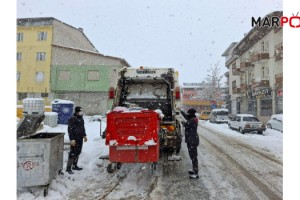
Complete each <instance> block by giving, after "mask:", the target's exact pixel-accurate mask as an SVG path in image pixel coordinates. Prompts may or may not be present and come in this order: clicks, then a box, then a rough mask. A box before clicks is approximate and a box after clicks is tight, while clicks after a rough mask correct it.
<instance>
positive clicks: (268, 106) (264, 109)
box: [260, 99, 272, 116]
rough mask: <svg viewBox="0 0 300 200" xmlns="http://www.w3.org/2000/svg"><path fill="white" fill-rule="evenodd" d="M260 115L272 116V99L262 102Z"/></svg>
mask: <svg viewBox="0 0 300 200" xmlns="http://www.w3.org/2000/svg"><path fill="white" fill-rule="evenodd" d="M260 115H261V116H271V115H272V99H262V100H260Z"/></svg>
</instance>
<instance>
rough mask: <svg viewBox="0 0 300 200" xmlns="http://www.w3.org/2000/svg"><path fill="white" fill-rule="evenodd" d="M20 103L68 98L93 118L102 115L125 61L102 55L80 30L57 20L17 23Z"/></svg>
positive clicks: (34, 20)
mask: <svg viewBox="0 0 300 200" xmlns="http://www.w3.org/2000/svg"><path fill="white" fill-rule="evenodd" d="M16 53H17V102H18V103H21V100H22V99H24V98H27V97H43V98H44V99H45V100H46V104H48V105H50V103H51V101H53V100H54V99H57V98H60V99H68V100H71V101H74V103H75V104H76V105H81V106H82V107H85V108H86V112H87V113H89V114H97V113H101V112H102V113H103V112H105V111H106V110H107V108H109V107H110V105H108V104H107V102H109V101H108V100H107V99H108V90H109V87H111V86H113V85H114V84H115V79H116V75H117V73H116V71H117V70H118V69H120V68H122V67H124V66H126V67H129V64H128V63H127V62H126V60H124V59H122V58H116V57H112V56H105V55H103V54H101V53H99V52H98V50H97V49H96V48H95V47H94V45H93V44H92V43H91V41H90V40H89V39H88V38H87V37H86V35H85V34H84V31H83V29H82V28H75V27H73V26H70V25H68V24H66V23H64V22H62V21H59V20H57V19H55V18H53V17H43V18H20V19H17V52H16Z"/></svg>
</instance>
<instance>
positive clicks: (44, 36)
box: [38, 32, 47, 41]
mask: <svg viewBox="0 0 300 200" xmlns="http://www.w3.org/2000/svg"><path fill="white" fill-rule="evenodd" d="M38 40H39V41H41V40H47V32H38Z"/></svg>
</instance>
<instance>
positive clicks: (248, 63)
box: [240, 61, 251, 72]
mask: <svg viewBox="0 0 300 200" xmlns="http://www.w3.org/2000/svg"><path fill="white" fill-rule="evenodd" d="M247 67H251V63H250V61H245V62H241V64H240V71H241V72H244V71H245V70H246V68H247Z"/></svg>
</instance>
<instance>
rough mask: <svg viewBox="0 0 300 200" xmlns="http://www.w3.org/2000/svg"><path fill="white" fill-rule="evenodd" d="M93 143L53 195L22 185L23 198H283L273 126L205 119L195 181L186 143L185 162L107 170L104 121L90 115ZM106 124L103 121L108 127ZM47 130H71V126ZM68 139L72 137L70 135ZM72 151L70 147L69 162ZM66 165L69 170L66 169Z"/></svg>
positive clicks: (57, 181)
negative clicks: (242, 127) (243, 130)
mask: <svg viewBox="0 0 300 200" xmlns="http://www.w3.org/2000/svg"><path fill="white" fill-rule="evenodd" d="M85 126H86V130H87V135H88V138H89V140H88V142H87V143H85V144H84V147H83V151H82V155H81V157H80V161H79V165H80V166H82V167H84V169H83V170H82V171H80V172H77V171H76V173H75V174H73V175H69V174H66V173H65V174H64V175H63V176H62V175H59V176H57V177H56V178H55V179H53V181H52V182H51V184H50V187H49V194H48V196H47V197H46V198H44V197H43V193H42V190H41V189H40V188H38V187H36V188H30V189H27V188H18V193H17V196H18V199H19V200H21V199H24V200H25V199H26V200H28V199H49V200H50V199H51V200H53V199H75V200H76V199H78V200H79V199H155V200H156V199H159V200H160V199H205V200H206V199H220V200H221V199H222V200H223V199H282V133H281V132H278V131H274V130H270V129H267V131H266V132H264V134H263V135H258V134H253V133H248V134H245V135H242V134H240V133H238V132H237V131H233V130H230V129H229V128H228V127H227V125H225V124H211V123H209V122H206V121H200V122H199V128H198V132H199V135H200V141H201V142H200V146H199V148H198V154H199V156H198V158H199V166H200V172H199V175H200V178H199V179H197V180H190V179H189V177H188V174H187V170H188V169H189V168H191V161H190V158H189V157H188V153H187V148H186V144H185V143H184V142H183V143H182V150H181V152H180V155H181V156H182V158H183V159H182V161H174V162H165V163H164V162H163V159H160V161H159V163H158V166H157V170H156V171H155V172H154V174H151V170H150V164H124V165H123V166H122V168H121V169H120V170H119V171H117V172H115V173H114V174H109V173H107V171H106V167H107V164H108V161H107V160H100V159H99V157H100V156H101V155H106V154H108V148H107V147H106V146H105V145H104V140H103V139H101V138H100V136H99V122H92V121H90V120H89V118H85ZM104 127H105V123H103V126H102V130H103V128H104ZM43 131H49V132H61V131H63V132H66V126H65V125H59V126H58V127H57V128H54V129H52V128H50V127H45V129H44V130H43ZM65 140H66V141H67V140H68V138H67V136H65ZM67 155H68V152H67V151H65V152H64V163H65V164H66V159H67ZM65 164H64V169H65Z"/></svg>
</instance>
